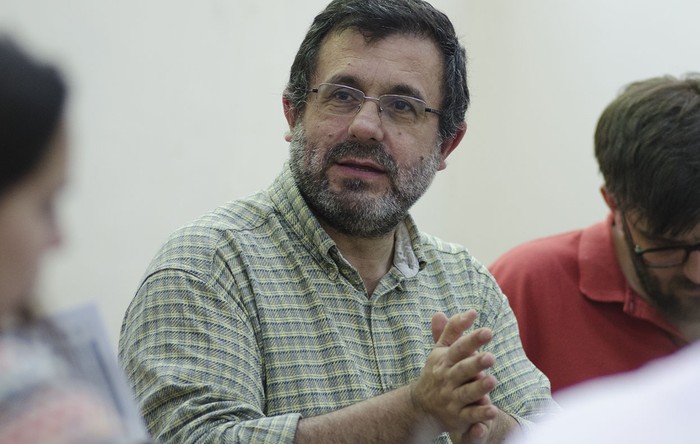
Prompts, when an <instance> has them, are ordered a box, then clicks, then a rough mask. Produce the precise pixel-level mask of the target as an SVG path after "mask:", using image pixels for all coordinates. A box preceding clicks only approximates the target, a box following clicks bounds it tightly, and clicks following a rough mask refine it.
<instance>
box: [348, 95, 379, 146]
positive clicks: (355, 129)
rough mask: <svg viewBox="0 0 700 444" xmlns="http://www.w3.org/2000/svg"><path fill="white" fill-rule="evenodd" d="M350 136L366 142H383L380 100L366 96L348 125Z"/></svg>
mask: <svg viewBox="0 0 700 444" xmlns="http://www.w3.org/2000/svg"><path fill="white" fill-rule="evenodd" d="M348 133H349V135H350V137H354V138H355V139H357V140H359V141H362V142H366V141H372V140H373V141H376V142H381V141H382V140H383V139H384V128H383V127H382V119H381V110H380V108H379V100H378V99H375V98H372V97H366V98H365V101H364V102H363V103H362V106H361V107H360V110H359V111H358V112H357V114H355V116H354V117H353V119H352V122H350V126H349V127H348Z"/></svg>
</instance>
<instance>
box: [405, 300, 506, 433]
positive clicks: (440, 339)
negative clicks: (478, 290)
mask: <svg viewBox="0 0 700 444" xmlns="http://www.w3.org/2000/svg"><path fill="white" fill-rule="evenodd" d="M476 316H477V314H476V311H474V310H469V311H467V312H466V313H461V314H457V315H454V316H452V317H451V318H450V319H448V318H447V316H445V314H443V313H436V314H435V315H434V316H433V318H432V333H433V340H434V341H435V347H434V348H433V351H432V352H431V353H430V354H429V355H428V359H427V360H426V363H425V366H424V367H423V371H422V372H421V375H420V377H419V378H418V380H417V381H415V382H414V383H413V386H412V388H411V399H412V401H413V404H414V406H415V407H416V409H417V410H419V411H421V412H422V413H424V414H425V415H426V416H427V417H428V418H429V420H430V422H431V423H432V425H433V426H434V427H436V428H437V429H439V430H440V432H449V433H450V435H451V436H452V437H453V439H454V437H455V436H458V437H459V439H460V440H461V441H460V442H461V443H481V442H485V441H486V439H487V438H488V434H489V431H490V429H491V427H492V423H493V421H494V420H495V419H496V417H497V416H498V412H499V409H498V408H497V407H496V406H494V405H493V404H491V400H490V398H489V393H490V392H491V390H493V389H494V388H495V387H496V384H497V381H496V378H495V377H494V376H492V375H488V374H486V372H485V370H486V369H488V368H490V367H491V366H493V365H494V363H495V357H494V355H493V354H491V353H487V352H480V351H479V348H480V347H482V346H484V345H486V344H488V343H489V342H490V341H491V339H492V337H493V333H492V332H491V330H489V329H487V328H479V329H476V330H474V331H473V332H471V333H469V334H466V335H465V334H464V332H465V331H466V330H467V329H469V327H471V325H472V324H473V323H474V320H475V319H476Z"/></svg>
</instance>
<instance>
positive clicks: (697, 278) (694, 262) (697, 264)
mask: <svg viewBox="0 0 700 444" xmlns="http://www.w3.org/2000/svg"><path fill="white" fill-rule="evenodd" d="M683 273H684V274H685V276H686V277H687V278H688V279H689V280H691V281H693V282H694V283H696V284H700V251H698V250H695V251H691V252H690V255H689V256H688V260H687V261H686V262H685V264H684V265H683Z"/></svg>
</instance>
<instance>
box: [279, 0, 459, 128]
mask: <svg viewBox="0 0 700 444" xmlns="http://www.w3.org/2000/svg"><path fill="white" fill-rule="evenodd" d="M348 29H354V30H357V31H359V32H360V33H362V34H363V35H364V36H365V38H366V39H367V40H368V41H374V40H381V39H383V38H386V37H388V36H390V35H395V34H403V35H411V36H419V37H428V38H431V39H432V40H434V41H435V43H436V44H437V46H438V47H439V48H440V49H441V50H442V56H443V64H444V66H443V68H444V69H443V79H442V90H443V99H442V103H441V104H440V109H441V110H442V114H441V115H440V137H441V138H442V139H450V138H452V137H454V136H455V134H457V132H458V130H459V129H460V128H461V126H462V124H463V122H464V116H465V113H466V111H467V107H468V106H469V89H468V87H467V68H466V52H465V50H464V47H463V46H462V45H461V44H460V42H459V40H458V38H457V35H456V33H455V30H454V27H453V26H452V23H451V22H450V20H449V18H447V16H446V15H445V14H443V13H442V12H440V11H438V10H436V9H435V8H433V6H431V5H430V4H429V3H427V2H425V1H422V0H334V1H332V2H331V3H330V4H329V5H328V6H327V7H326V9H325V10H323V11H322V12H321V13H320V14H318V15H317V16H316V18H315V19H314V21H313V23H312V25H311V27H310V28H309V30H308V32H307V33H306V37H305V38H304V40H303V41H302V43H301V46H300V47H299V51H298V52H297V54H296V57H295V58H294V62H293V64H292V67H291V70H290V75H289V82H288V83H287V88H286V90H285V97H286V98H287V99H288V100H289V101H290V103H291V106H292V107H293V109H294V112H295V113H296V114H297V115H298V116H300V115H301V114H303V112H304V108H305V104H306V99H307V96H308V90H309V88H310V87H311V85H310V82H311V79H312V78H313V75H314V72H315V69H316V64H317V62H318V54H319V50H320V48H321V45H322V43H323V42H324V40H325V39H326V38H327V36H328V35H329V34H331V33H340V32H342V31H345V30H348Z"/></svg>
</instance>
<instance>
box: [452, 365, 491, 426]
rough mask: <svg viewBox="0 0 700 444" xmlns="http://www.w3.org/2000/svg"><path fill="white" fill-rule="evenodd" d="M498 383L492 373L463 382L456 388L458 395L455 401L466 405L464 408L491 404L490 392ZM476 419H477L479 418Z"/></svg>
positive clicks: (456, 394)
mask: <svg viewBox="0 0 700 444" xmlns="http://www.w3.org/2000/svg"><path fill="white" fill-rule="evenodd" d="M497 384H498V381H497V380H496V378H495V377H494V376H492V375H488V376H485V377H483V378H481V379H477V380H476V381H471V382H468V383H466V384H463V385H461V386H459V387H458V388H456V389H454V390H455V396H456V399H455V401H456V402H458V403H460V404H461V405H462V406H464V407H463V408H466V407H469V406H488V405H491V400H490V398H489V393H491V391H492V390H493V389H494V388H496V385H497ZM474 419H475V420H476V419H478V418H474Z"/></svg>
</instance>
